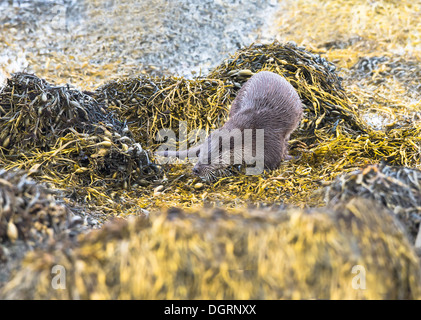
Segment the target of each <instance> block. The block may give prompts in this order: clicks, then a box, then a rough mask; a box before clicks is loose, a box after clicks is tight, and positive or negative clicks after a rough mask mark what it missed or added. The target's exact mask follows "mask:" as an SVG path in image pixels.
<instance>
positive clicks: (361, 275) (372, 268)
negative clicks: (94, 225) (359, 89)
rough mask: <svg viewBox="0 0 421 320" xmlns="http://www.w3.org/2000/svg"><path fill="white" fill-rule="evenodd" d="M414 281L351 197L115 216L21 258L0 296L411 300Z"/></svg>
mask: <svg viewBox="0 0 421 320" xmlns="http://www.w3.org/2000/svg"><path fill="white" fill-rule="evenodd" d="M367 244H369V245H367ZM55 265H60V266H62V267H64V269H65V271H66V277H65V279H62V281H64V282H65V284H66V289H65V290H54V289H52V287H51V270H52V268H53V267H54V266H55ZM357 269H358V272H355V270H357ZM420 275H421V274H420V263H419V260H418V258H417V256H416V254H415V252H414V250H413V248H412V247H411V245H410V243H409V242H408V239H407V237H406V235H405V232H404V230H403V228H402V226H401V225H400V223H399V222H398V221H397V220H396V218H395V217H394V216H393V215H392V214H390V213H389V212H387V211H386V210H384V209H383V208H382V207H379V206H378V205H376V203H374V202H372V201H370V200H366V199H353V200H351V201H349V202H347V203H342V204H339V205H338V206H336V207H334V208H331V209H329V208H317V209H309V210H301V209H288V210H284V211H282V210H281V211H280V210H266V211H265V210H252V211H247V210H242V211H239V212H237V213H236V214H231V215H229V214H227V212H225V211H223V210H221V209H218V210H214V211H207V210H199V211H195V212H186V211H182V210H180V209H171V210H169V211H168V212H166V213H163V214H159V215H154V216H151V218H150V220H147V219H144V218H143V219H139V218H138V219H130V220H128V221H124V220H121V219H120V220H117V221H114V222H111V223H109V224H107V225H105V226H104V228H103V229H102V230H98V231H94V232H91V233H89V234H87V235H83V236H82V237H81V238H80V243H79V245H78V246H77V247H75V246H74V245H72V244H69V243H66V244H63V245H60V246H56V247H51V248H50V249H49V250H46V251H38V252H33V253H30V254H29V255H28V256H27V257H26V259H25V261H24V264H23V268H22V270H21V271H19V272H18V273H17V274H16V275H15V276H14V277H13V278H12V279H11V281H10V282H9V283H7V285H6V286H5V287H4V288H3V289H2V291H1V293H0V297H2V298H6V299H23V298H24V299H28V298H40V299H50V298H58V299H133V298H135V299H279V298H284V299H313V298H316V299H354V298H361V299H418V298H420V297H421V278H420Z"/></svg>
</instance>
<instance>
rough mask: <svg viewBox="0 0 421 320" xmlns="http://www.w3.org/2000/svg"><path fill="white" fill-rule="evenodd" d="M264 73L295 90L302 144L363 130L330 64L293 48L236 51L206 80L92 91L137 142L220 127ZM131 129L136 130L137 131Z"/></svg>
mask: <svg viewBox="0 0 421 320" xmlns="http://www.w3.org/2000/svg"><path fill="white" fill-rule="evenodd" d="M261 70H268V71H272V72H275V73H278V74H281V75H282V76H284V77H285V78H286V79H287V80H288V81H289V82H290V83H291V84H292V85H293V86H294V87H295V89H296V90H297V92H298V93H299V95H300V97H301V99H302V101H303V103H304V104H305V106H306V110H305V111H306V112H305V115H304V120H303V124H302V126H301V128H300V129H299V130H298V132H297V133H296V134H295V135H296V136H297V135H299V139H300V140H301V141H303V142H305V143H307V144H310V143H314V142H315V141H316V140H317V137H318V136H319V135H322V132H319V133H317V132H315V130H316V129H319V130H322V131H323V132H324V134H326V133H328V134H329V135H332V134H333V133H335V130H336V127H337V126H338V125H339V126H342V125H344V126H345V127H346V130H351V131H354V132H358V133H361V132H365V130H366V128H365V125H364V123H363V122H362V121H360V119H359V117H358V116H357V111H356V108H355V107H354V106H353V105H352V103H351V102H350V100H349V99H348V98H347V96H346V94H345V91H344V90H343V88H342V86H341V81H340V78H339V77H338V75H337V74H336V73H335V66H334V65H333V64H332V63H330V62H328V61H327V60H326V59H324V58H322V57H320V55H318V54H314V53H311V52H309V51H307V50H305V49H304V48H301V47H297V46H295V45H293V44H290V43H286V44H281V43H279V42H274V43H272V44H269V45H261V44H258V45H252V46H250V47H246V48H243V49H240V50H239V51H238V52H237V53H235V54H234V55H233V56H232V57H231V58H230V59H228V60H225V61H224V62H223V63H222V64H220V65H219V66H218V67H216V68H215V69H214V70H212V71H211V72H210V73H209V74H208V75H207V76H204V77H199V78H196V79H192V80H187V79H183V78H176V77H171V78H152V77H146V76H143V77H138V78H128V79H119V80H115V81H111V82H109V83H107V84H105V85H104V86H102V87H100V88H99V89H98V90H97V91H96V92H95V97H96V99H97V100H98V101H102V102H106V103H107V105H110V106H111V108H113V109H116V110H117V113H120V114H121V115H122V117H124V118H125V119H127V120H128V121H129V123H131V126H132V127H131V129H132V130H133V131H134V132H136V134H135V136H136V139H137V140H138V141H142V142H143V141H147V140H146V139H150V140H149V141H150V143H152V144H154V143H155V144H156V141H153V140H152V139H153V138H154V137H155V136H156V133H157V132H158V130H159V129H161V128H171V129H173V130H175V131H176V132H178V127H179V122H180V121H187V129H188V130H190V131H191V130H193V129H205V130H206V131H208V130H209V129H214V128H216V127H219V126H220V125H222V124H223V122H224V121H225V120H226V117H227V115H228V110H229V105H230V103H231V102H232V101H233V100H234V98H235V96H236V93H237V91H238V90H239V89H240V88H241V86H242V84H243V83H244V82H246V81H247V80H248V78H249V77H250V76H252V75H253V74H254V73H256V72H258V71H261ZM136 128H138V129H139V128H140V131H139V130H136Z"/></svg>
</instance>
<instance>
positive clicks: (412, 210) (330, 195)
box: [325, 163, 421, 239]
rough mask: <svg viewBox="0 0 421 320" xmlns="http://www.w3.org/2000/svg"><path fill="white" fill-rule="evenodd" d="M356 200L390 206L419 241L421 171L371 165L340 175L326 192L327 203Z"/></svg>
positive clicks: (384, 165)
mask: <svg viewBox="0 0 421 320" xmlns="http://www.w3.org/2000/svg"><path fill="white" fill-rule="evenodd" d="M354 197H362V198H368V199H373V200H375V201H376V202H378V203H379V204H380V205H384V206H386V207H387V208H388V209H390V210H391V211H392V212H393V213H394V214H396V215H397V217H398V218H399V220H400V221H401V222H402V223H403V224H404V225H405V226H406V227H407V230H408V232H409V234H410V235H411V236H412V237H413V238H414V239H415V237H416V236H417V233H418V230H419V226H420V222H421V171H419V170H417V169H411V168H406V167H397V166H388V165H386V164H385V163H382V164H380V165H369V166H366V167H364V168H362V169H360V170H357V171H354V172H351V173H347V174H343V175H340V176H339V177H337V178H336V180H335V181H333V182H332V183H331V184H330V185H329V186H327V187H326V189H325V198H326V201H327V203H340V202H343V201H348V200H349V199H352V198H354Z"/></svg>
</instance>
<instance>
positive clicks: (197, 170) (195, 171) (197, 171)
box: [193, 166, 200, 176]
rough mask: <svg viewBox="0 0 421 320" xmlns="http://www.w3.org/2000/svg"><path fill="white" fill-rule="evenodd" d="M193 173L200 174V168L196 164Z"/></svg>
mask: <svg viewBox="0 0 421 320" xmlns="http://www.w3.org/2000/svg"><path fill="white" fill-rule="evenodd" d="M193 174H194V175H196V176H198V175H199V174H200V170H199V168H197V167H196V166H194V167H193Z"/></svg>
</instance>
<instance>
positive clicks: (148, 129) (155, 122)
mask: <svg viewBox="0 0 421 320" xmlns="http://www.w3.org/2000/svg"><path fill="white" fill-rule="evenodd" d="M234 91H235V90H233V88H232V86H231V85H226V84H225V83H224V82H223V81H221V80H217V79H208V78H205V79H194V80H188V79H185V78H178V77H163V78H156V77H148V76H140V77H134V78H127V79H117V80H114V81H110V82H108V83H107V84H105V85H103V86H102V87H100V88H99V89H98V90H97V91H96V92H95V97H96V99H97V100H98V101H101V102H104V103H106V104H107V105H108V106H109V108H110V109H111V110H115V111H116V113H117V114H119V115H120V116H121V117H122V118H123V119H127V121H128V124H129V125H130V129H131V131H132V132H133V134H134V136H135V139H136V141H140V142H141V143H144V144H146V143H147V144H148V145H154V144H157V141H156V140H154V139H155V137H156V135H157V133H158V131H159V129H162V128H169V129H172V130H174V132H176V133H179V128H180V122H181V121H186V122H187V127H186V128H185V129H186V130H188V131H189V132H192V131H193V130H195V129H203V130H206V131H209V130H212V129H216V128H217V127H219V126H220V125H222V124H223V123H224V121H225V120H226V117H227V116H228V110H229V108H228V107H229V104H230V103H231V102H232V100H233V98H234Z"/></svg>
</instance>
